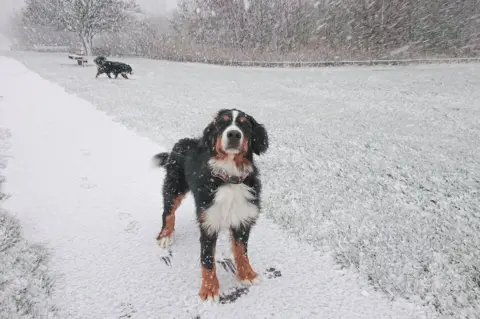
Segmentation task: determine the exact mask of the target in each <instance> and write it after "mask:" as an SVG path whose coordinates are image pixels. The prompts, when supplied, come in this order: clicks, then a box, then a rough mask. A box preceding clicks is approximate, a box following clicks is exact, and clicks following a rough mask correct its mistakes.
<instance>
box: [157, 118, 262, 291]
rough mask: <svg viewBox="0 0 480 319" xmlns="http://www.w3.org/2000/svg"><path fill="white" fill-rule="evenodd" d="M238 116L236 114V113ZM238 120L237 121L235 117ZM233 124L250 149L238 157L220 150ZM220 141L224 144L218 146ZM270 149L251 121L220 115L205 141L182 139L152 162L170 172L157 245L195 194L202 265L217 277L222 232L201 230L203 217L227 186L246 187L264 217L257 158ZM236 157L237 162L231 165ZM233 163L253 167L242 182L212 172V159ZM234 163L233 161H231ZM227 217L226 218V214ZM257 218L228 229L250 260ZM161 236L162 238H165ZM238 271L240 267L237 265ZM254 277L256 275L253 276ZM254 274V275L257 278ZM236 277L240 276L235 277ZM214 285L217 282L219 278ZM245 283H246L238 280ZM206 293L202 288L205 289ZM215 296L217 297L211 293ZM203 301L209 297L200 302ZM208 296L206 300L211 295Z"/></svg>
mask: <svg viewBox="0 0 480 319" xmlns="http://www.w3.org/2000/svg"><path fill="white" fill-rule="evenodd" d="M233 112H235V113H233ZM233 114H237V116H236V118H235V117H234V116H232V115H233ZM233 121H235V123H234V124H235V125H236V126H235V127H236V128H238V129H239V130H240V131H241V133H242V136H243V138H244V142H245V143H247V145H248V148H247V149H246V150H245V149H243V150H242V151H241V152H240V153H239V154H237V155H230V157H228V155H227V154H226V153H225V152H224V151H225V150H223V149H222V147H221V139H222V136H223V137H224V138H225V136H227V135H222V134H223V132H224V131H225V130H226V129H227V127H228V128H229V130H230V128H231V127H232V126H231V125H233V123H232V122H233ZM219 141H220V142H219ZM268 146H269V142H268V135H267V131H266V129H265V127H264V126H263V125H261V124H259V123H257V121H256V120H255V119H254V118H253V117H252V116H250V115H247V114H246V113H244V112H242V111H239V110H234V109H233V110H232V109H230V110H227V109H222V110H220V111H219V112H218V113H217V115H216V116H215V118H214V120H213V121H212V122H211V123H210V124H209V125H208V126H207V127H206V128H205V129H204V131H203V136H202V137H201V138H184V139H181V140H179V141H178V142H177V143H176V144H175V145H174V147H173V149H172V151H171V152H169V153H160V154H157V155H155V156H154V161H155V164H156V165H157V166H161V167H164V168H166V171H167V173H166V177H165V181H164V185H163V201H164V207H163V215H162V222H163V225H162V232H160V234H159V236H158V237H157V240H160V239H161V238H162V236H165V234H166V233H165V228H166V227H167V226H168V225H167V224H168V223H169V222H168V219H169V218H174V217H173V216H174V215H173V214H174V212H175V209H176V208H177V207H178V205H179V198H180V200H181V198H183V196H184V195H185V194H187V192H189V191H191V192H192V193H193V197H194V200H195V206H196V214H197V221H198V223H199V226H200V234H201V235H200V245H201V250H200V261H201V264H202V267H203V269H204V270H207V271H212V270H213V271H215V269H214V266H215V260H214V259H215V256H214V254H215V253H214V252H215V245H216V241H217V236H218V232H215V233H211V232H208V231H206V229H205V228H204V227H202V223H203V222H204V218H205V215H204V214H208V209H209V208H210V207H212V205H213V204H214V200H215V196H216V191H217V190H218V189H219V188H220V187H221V186H224V185H227V184H228V183H232V184H241V183H243V184H245V185H246V186H248V187H250V192H251V194H252V197H251V198H250V199H249V200H248V201H249V202H250V203H252V204H253V205H255V206H256V207H257V208H258V211H260V194H261V188H262V187H261V182H260V178H259V172H258V169H257V167H256V166H255V164H254V159H253V154H254V153H255V154H257V155H260V154H263V153H264V152H266V151H267V149H268ZM232 156H233V157H234V159H232ZM219 158H220V159H224V160H226V161H228V160H234V161H235V163H236V165H237V167H238V168H239V169H240V170H241V169H242V167H247V166H248V167H249V170H248V171H247V172H248V175H247V176H245V177H244V179H242V178H239V177H238V176H233V178H230V177H232V176H229V178H226V177H225V176H223V178H222V177H219V175H218V174H216V172H214V171H213V170H212V167H211V165H209V161H210V160H211V159H219ZM229 158H230V159H229ZM225 213H228V212H225ZM255 222H256V218H255V219H251V220H248V221H246V222H245V223H242V224H241V226H239V227H237V228H235V227H230V233H231V237H232V241H233V243H237V242H238V243H241V244H242V247H243V248H242V249H243V250H244V251H243V253H244V254H245V256H246V255H247V245H248V239H249V235H250V230H251V228H252V226H253V225H254V224H255ZM162 234H163V235H162ZM237 267H238V265H237ZM253 273H254V272H253ZM254 274H255V273H254ZM237 275H238V273H237ZM215 279H216V277H215ZM240 279H242V278H240ZM202 289H203V288H202ZM212 293H215V292H212ZM200 295H201V297H202V299H205V298H206V296H205V293H204V295H203V296H202V290H201V291H200ZM207 295H208V294H207Z"/></svg>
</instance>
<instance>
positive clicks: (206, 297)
mask: <svg viewBox="0 0 480 319" xmlns="http://www.w3.org/2000/svg"><path fill="white" fill-rule="evenodd" d="M218 291H219V287H218V285H217V286H206V285H202V288H200V292H199V293H198V295H199V296H200V298H201V299H202V300H203V301H211V302H215V303H217V302H219V301H220V295H219V293H218Z"/></svg>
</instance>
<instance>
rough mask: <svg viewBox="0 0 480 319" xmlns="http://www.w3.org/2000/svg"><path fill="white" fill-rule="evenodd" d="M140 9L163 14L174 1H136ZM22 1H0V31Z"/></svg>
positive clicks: (169, 8) (171, 7) (172, 5)
mask: <svg viewBox="0 0 480 319" xmlns="http://www.w3.org/2000/svg"><path fill="white" fill-rule="evenodd" d="M137 3H138V4H139V5H140V7H141V8H142V9H143V10H145V11H146V12H148V13H163V12H165V11H170V10H172V9H173V8H175V6H176V3H177V1H176V0H137ZM22 5H23V0H0V30H1V29H2V28H3V27H5V24H6V23H7V22H8V18H9V17H10V15H11V14H12V12H13V11H14V10H16V9H20V8H21V7H22Z"/></svg>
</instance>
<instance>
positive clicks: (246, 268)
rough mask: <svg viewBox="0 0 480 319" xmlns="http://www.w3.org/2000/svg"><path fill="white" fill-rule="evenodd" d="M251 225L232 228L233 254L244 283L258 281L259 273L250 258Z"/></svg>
mask: <svg viewBox="0 0 480 319" xmlns="http://www.w3.org/2000/svg"><path fill="white" fill-rule="evenodd" d="M250 229H251V226H250V225H242V226H240V227H239V228H231V229H230V235H231V236H230V240H231V244H232V254H233V258H234V259H235V266H236V267H237V278H238V280H240V282H241V283H243V284H244V285H252V284H256V283H258V275H257V273H256V272H255V271H254V270H253V269H252V266H251V265H250V260H249V258H248V238H249V237H250Z"/></svg>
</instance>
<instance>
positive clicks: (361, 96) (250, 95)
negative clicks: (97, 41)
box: [0, 53, 480, 318]
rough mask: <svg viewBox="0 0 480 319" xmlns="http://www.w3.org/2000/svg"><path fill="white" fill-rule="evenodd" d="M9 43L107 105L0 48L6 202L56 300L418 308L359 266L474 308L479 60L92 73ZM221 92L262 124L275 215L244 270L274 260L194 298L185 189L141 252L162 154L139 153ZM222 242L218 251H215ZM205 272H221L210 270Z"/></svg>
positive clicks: (154, 208) (248, 312)
mask: <svg viewBox="0 0 480 319" xmlns="http://www.w3.org/2000/svg"><path fill="white" fill-rule="evenodd" d="M15 57H16V58H18V59H19V60H21V61H22V62H23V63H25V64H26V65H27V67H28V68H30V69H32V70H33V71H35V72H38V73H39V74H40V75H42V76H43V77H45V78H46V79H48V80H50V81H52V82H56V83H58V84H60V85H61V86H62V87H64V88H65V89H66V90H67V92H68V93H74V94H76V95H78V96H79V97H80V98H82V99H85V100H87V101H89V102H90V103H92V104H93V105H94V106H95V107H96V108H97V109H99V110H102V111H105V112H106V113H107V114H108V115H110V116H111V118H109V117H106V116H104V115H102V114H101V113H99V112H96V111H95V110H94V107H93V106H91V105H90V104H88V103H87V102H85V101H82V100H80V99H78V98H75V97H72V96H70V95H67V94H66V93H65V92H63V91H62V90H61V89H60V88H59V87H55V86H52V85H50V84H48V83H47V82H45V81H41V80H40V79H39V78H38V77H37V76H34V75H32V74H30V73H29V72H28V71H27V70H26V69H24V68H23V67H21V66H19V65H17V64H15V63H14V62H12V61H11V60H2V63H3V65H11V67H6V66H5V67H2V68H1V69H2V71H3V70H4V69H7V70H9V71H10V72H12V73H14V74H17V75H18V76H13V75H8V74H4V72H3V73H0V77H3V78H2V79H1V80H2V82H1V83H2V85H1V86H0V90H2V91H1V92H0V95H4V96H7V97H8V96H9V95H11V96H12V98H11V102H10V103H7V102H3V103H2V104H0V105H1V107H2V108H1V109H0V111H1V112H2V113H1V114H2V115H3V114H6V115H8V116H2V117H1V119H0V124H2V125H9V126H11V130H12V133H13V136H12V149H11V152H12V154H14V156H15V158H14V159H12V160H11V165H9V167H8V168H7V172H8V174H7V178H8V180H7V182H8V183H7V187H8V188H9V189H11V191H9V193H12V194H13V195H14V196H12V198H11V199H10V200H9V202H7V203H9V204H8V205H10V206H9V207H10V208H11V210H12V211H15V212H18V214H19V216H20V220H21V221H22V224H23V225H24V227H25V232H28V234H29V235H30V236H32V239H34V240H36V239H38V240H40V241H47V242H48V244H49V246H50V247H52V249H53V251H54V255H53V258H52V262H51V263H52V271H53V272H55V273H62V274H64V276H63V277H62V280H59V281H58V282H57V295H56V299H55V301H56V303H58V306H59V308H60V309H63V311H71V312H70V313H71V314H73V313H75V312H78V313H77V315H78V317H81V315H85V316H88V315H92V316H94V317H95V315H99V316H107V317H109V316H110V315H111V314H112V311H119V314H118V316H121V315H122V314H123V313H122V311H124V312H125V313H130V314H133V313H135V314H136V315H137V316H138V317H139V318H142V317H144V316H148V314H154V316H160V317H163V316H161V315H160V314H165V315H166V317H168V316H175V315H178V316H179V317H188V316H190V317H194V316H196V315H198V314H200V315H201V316H202V317H203V316H206V317H209V316H211V315H213V314H215V315H222V314H232V311H233V310H238V309H242V311H243V312H244V314H245V316H253V317H262V318H265V317H269V316H271V317H282V318H293V317H296V318H298V317H302V318H310V317H312V318H319V317H320V318H388V317H392V318H401V317H407V318H412V317H416V316H420V315H421V312H422V310H419V309H418V308H410V307H407V306H406V305H405V304H404V303H403V302H400V301H398V302H394V303H389V302H387V301H386V299H385V298H384V297H382V294H381V293H380V292H374V291H372V290H371V289H370V288H368V286H366V285H365V283H366V282H367V281H370V283H372V284H374V285H375V286H376V287H379V288H381V290H382V292H386V293H387V294H388V295H389V296H390V297H398V296H404V297H407V298H410V299H411V300H412V301H415V302H418V303H427V304H430V305H431V306H432V307H435V308H436V309H437V310H439V311H442V312H443V313H444V314H454V315H455V317H461V316H462V315H463V316H464V317H466V316H467V315H470V316H471V318H474V317H475V316H476V315H478V313H479V311H480V310H479V308H478V307H479V302H480V301H479V297H478V296H479V289H480V288H479V284H478V283H479V281H480V272H479V269H478V266H477V265H476V263H477V260H480V252H479V248H478V247H480V239H479V237H480V236H479V235H478V234H479V230H480V219H479V217H480V215H479V212H480V205H479V188H480V164H479V161H480V160H479V159H480V148H479V147H478V145H479V143H480V142H479V141H480V122H479V119H480V104H479V103H480V102H479V101H480V90H478V87H479V85H480V72H479V71H480V65H443V66H438V65H431V66H415V67H398V68H394V67H388V68H386V67H376V68H354V67H350V68H337V69H311V70H308V69H307V70H306V69H304V70H283V69H278V70H277V69H273V70H272V69H268V70H264V69H258V68H257V69H256V68H250V69H241V68H227V67H218V66H209V65H197V64H179V63H169V62H162V61H151V60H143V59H122V60H125V61H126V62H128V63H130V64H131V65H132V67H133V68H134V72H135V75H134V76H133V78H132V79H131V80H130V81H126V80H123V79H121V80H120V79H119V80H108V78H106V77H102V78H99V79H98V80H95V79H94V75H95V69H94V68H93V67H87V68H81V67H78V66H76V64H74V63H72V62H71V61H70V60H68V59H67V57H66V56H64V55H53V54H32V53H22V54H19V53H16V55H15ZM6 101H7V100H6ZM14 106H15V107H14ZM222 107H237V108H240V109H244V110H246V111H248V112H250V113H252V114H253V115H254V116H255V117H256V118H257V119H258V120H259V121H261V122H263V123H264V124H266V126H267V128H268V130H269V133H270V138H271V141H272V142H271V148H270V150H269V153H268V154H267V155H266V156H264V157H263V158H259V162H260V167H261V170H262V175H263V183H264V188H265V192H264V214H265V215H266V216H268V217H270V219H271V220H274V221H275V222H276V224H277V225H280V226H282V228H283V229H282V230H280V229H278V228H277V227H276V226H275V225H274V224H272V222H271V221H270V220H268V219H265V218H264V219H263V220H262V222H261V224H260V226H259V227H258V229H257V230H256V232H254V235H253V236H254V237H253V238H252V241H253V242H252V251H251V254H252V262H253V265H257V268H259V271H260V272H261V271H262V270H263V269H266V268H269V267H274V268H276V269H279V270H280V271H281V272H282V277H279V278H275V279H271V280H268V279H267V280H265V282H264V283H262V284H261V285H260V286H258V287H254V288H252V289H251V291H250V293H249V295H248V296H244V297H242V298H240V299H239V300H238V301H237V302H236V303H235V304H233V305H223V306H221V307H213V308H212V307H208V306H205V305H203V304H201V303H199V302H198V300H197V298H196V292H197V289H198V282H199V278H198V276H199V270H198V256H197V255H198V247H197V246H198V244H197V237H198V236H197V233H196V231H197V230H196V227H195V225H194V223H193V219H194V216H193V213H192V204H191V201H190V202H186V203H185V204H186V205H185V204H184V206H182V208H181V210H182V211H181V212H180V214H178V216H179V224H178V227H179V230H178V232H177V236H179V237H180V238H177V239H178V240H177V243H176V245H177V246H175V248H174V256H173V265H172V267H166V266H165V265H164V264H162V262H161V261H160V262H159V260H160V255H159V254H161V252H159V250H158V248H157V247H155V243H154V240H153V238H154V236H155V233H156V232H157V231H158V228H159V227H160V213H161V198H160V186H161V178H162V176H163V172H162V171H161V170H159V171H151V170H150V168H149V167H147V166H148V160H149V158H150V156H151V155H152V154H153V153H155V152H157V151H159V147H157V146H156V145H154V144H153V143H152V142H150V140H153V141H155V142H157V143H158V145H162V146H163V147H165V148H169V147H171V145H172V143H173V142H175V141H176V140H177V139H178V138H180V137H184V136H188V135H198V134H199V133H200V132H201V130H202V129H203V127H204V126H205V124H206V123H207V122H208V121H209V120H210V118H211V115H212V114H213V113H214V112H215V111H216V110H218V109H219V108H222ZM7 111H8V113H7ZM60 119H61V120H60ZM111 119H113V121H117V122H120V123H121V124H123V126H125V127H127V128H130V129H133V130H134V131H135V132H137V133H138V135H141V136H144V137H146V138H141V137H139V136H138V135H135V134H133V133H132V132H131V131H127V130H125V129H123V127H122V126H120V125H115V124H112V123H111ZM33 128H35V129H33ZM15 130H16V131H17V132H18V133H17V136H16V135H15ZM26 134H30V135H26ZM147 138H148V139H147ZM15 198H17V199H15ZM299 237H300V238H302V239H305V240H306V241H308V242H310V243H311V244H313V245H314V246H315V248H316V250H313V248H311V247H310V246H309V245H308V244H307V243H305V242H303V243H300V242H297V241H296V238H299ZM222 247H223V248H222V249H220V251H219V252H218V253H217V254H219V255H220V256H222V254H226V253H228V249H227V245H224V246H222ZM327 253H329V254H327ZM330 254H331V255H332V256H334V258H335V259H336V261H337V262H338V264H339V265H341V266H344V267H345V269H343V270H338V269H336V267H335V265H334V264H333V263H332V262H331V260H330V257H329V256H330ZM349 266H355V267H356V268H357V269H360V274H361V277H360V278H357V276H356V275H355V272H354V271H352V270H350V269H348V268H349ZM220 281H221V285H223V287H224V288H226V287H229V285H230V286H231V285H233V283H234V281H233V279H232V277H231V276H230V274H228V273H224V274H220ZM225 282H226V286H225ZM92 283H95V284H92ZM405 307H406V308H405ZM475 307H477V308H475ZM122 309H123V310H122ZM431 316H433V315H430V317H431Z"/></svg>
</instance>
